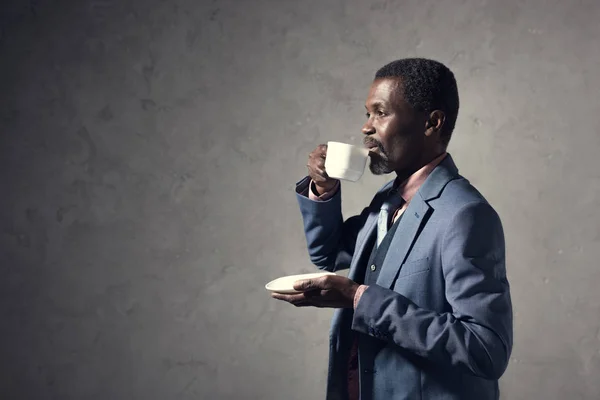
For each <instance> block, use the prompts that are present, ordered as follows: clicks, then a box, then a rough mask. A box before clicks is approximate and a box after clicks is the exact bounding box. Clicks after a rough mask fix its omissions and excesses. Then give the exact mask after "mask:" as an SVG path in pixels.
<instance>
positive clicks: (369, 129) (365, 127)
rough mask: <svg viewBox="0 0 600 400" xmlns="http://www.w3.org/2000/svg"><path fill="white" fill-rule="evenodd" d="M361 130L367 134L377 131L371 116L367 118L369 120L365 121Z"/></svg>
mask: <svg viewBox="0 0 600 400" xmlns="http://www.w3.org/2000/svg"><path fill="white" fill-rule="evenodd" d="M361 131H362V133H363V134H364V135H367V136H368V135H372V134H374V133H375V128H373V124H372V123H371V118H369V119H368V120H367V122H365V124H364V125H363V127H362V129H361Z"/></svg>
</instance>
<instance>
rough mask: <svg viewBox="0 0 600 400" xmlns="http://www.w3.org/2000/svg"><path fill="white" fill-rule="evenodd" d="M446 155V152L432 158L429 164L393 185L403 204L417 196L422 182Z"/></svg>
mask: <svg viewBox="0 0 600 400" xmlns="http://www.w3.org/2000/svg"><path fill="white" fill-rule="evenodd" d="M446 155H447V153H446V152H444V153H442V154H440V155H439V156H437V157H436V158H434V159H433V160H432V161H431V162H430V163H429V164H427V165H425V166H423V167H422V168H421V169H419V170H418V171H416V172H415V173H413V174H412V175H411V176H409V177H408V178H407V179H406V180H404V181H403V182H402V183H400V184H399V185H397V184H396V183H395V184H394V186H397V188H398V189H397V191H398V194H399V195H400V196H401V197H402V199H403V200H404V201H405V202H407V203H410V201H411V200H412V198H413V197H414V196H415V194H417V191H418V190H419V188H420V187H421V185H422V184H423V182H425V180H426V179H427V177H428V176H429V175H430V174H431V172H432V171H433V170H434V169H435V167H437V166H438V165H439V163H441V162H442V161H443V160H444V158H445V157H446Z"/></svg>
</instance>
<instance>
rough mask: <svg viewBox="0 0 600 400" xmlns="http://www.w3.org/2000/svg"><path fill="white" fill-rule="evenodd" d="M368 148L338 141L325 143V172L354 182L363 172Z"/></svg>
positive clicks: (367, 156) (336, 177)
mask: <svg viewBox="0 0 600 400" xmlns="http://www.w3.org/2000/svg"><path fill="white" fill-rule="evenodd" d="M368 158H369V150H368V149H365V148H364V147H358V146H353V145H351V144H346V143H340V142H328V143H327V156H326V157H325V172H327V175H329V177H331V178H335V179H343V180H345V181H351V182H356V181H357V180H359V179H360V177H361V176H362V175H363V173H364V172H365V167H366V165H367V159H368Z"/></svg>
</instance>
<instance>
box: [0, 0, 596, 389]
mask: <svg viewBox="0 0 600 400" xmlns="http://www.w3.org/2000/svg"><path fill="white" fill-rule="evenodd" d="M1 7H2V18H1V22H2V35H1V41H0V124H1V125H0V127H1V131H0V183H1V186H0V187H1V191H2V192H1V193H2V194H1V196H0V224H1V231H0V246H1V249H2V251H1V253H0V321H1V323H0V333H1V334H2V341H1V342H0V398H2V399H319V398H323V392H324V389H325V374H326V361H327V353H326V349H327V345H326V341H327V332H328V327H329V318H330V316H331V311H330V310H314V309H311V310H307V309H302V310H299V309H294V308H293V307H291V306H288V305H286V304H284V303H279V302H276V301H274V300H272V299H270V297H269V296H268V294H267V293H266V291H265V290H264V283H265V282H267V281H269V280H271V279H273V278H276V277H278V276H281V275H285V274H292V273H301V272H309V271H312V270H313V268H312V266H311V265H310V263H309V261H308V257H307V255H306V251H305V242H304V237H303V233H302V229H301V221H300V216H299V213H298V211H297V208H296V201H295V199H294V195H293V186H294V183H295V181H296V180H297V179H299V178H301V177H302V176H303V174H304V172H305V167H304V165H305V164H306V157H307V155H308V153H309V152H310V151H311V150H312V149H313V148H314V147H315V146H316V145H317V144H319V143H321V142H325V141H327V140H341V141H347V142H351V143H359V141H360V126H361V123H362V121H363V118H364V117H363V113H364V111H363V102H364V100H365V97H366V94H367V89H368V87H369V84H370V82H371V77H372V76H373V73H374V72H375V70H376V69H377V68H378V67H380V66H381V65H383V64H384V63H386V62H388V61H391V60H392V59H395V58H399V57H406V56H425V57H430V58H435V59H438V60H440V61H442V62H445V63H447V64H448V65H449V66H450V67H451V68H452V69H453V70H454V71H455V74H456V76H457V80H458V84H459V90H460V95H461V101H462V108H461V111H460V115H459V120H458V125H457V129H456V133H455V137H454V139H453V140H452V143H451V146H450V151H451V153H452V154H453V156H454V158H455V160H456V161H457V164H458V166H459V168H460V169H461V172H462V173H463V174H464V175H465V176H467V177H468V178H470V179H471V180H472V181H473V182H474V183H475V185H476V186H477V187H478V188H480V189H481V191H482V192H483V193H484V194H485V195H486V196H487V197H488V199H489V200H490V202H491V203H492V204H493V205H494V206H495V207H496V208H497V210H498V211H499V213H500V215H501V217H502V219H503V222H504V225H505V231H506V238H507V255H508V271H509V278H510V280H511V283H512V295H513V301H514V307H515V335H516V336H515V338H516V341H515V348H514V352H513V357H512V359H511V364H510V366H509V368H508V371H507V373H506V374H505V375H504V377H503V378H502V383H501V384H502V390H503V399H515V400H517V399H523V400H531V399H545V400H554V399H556V400H564V399H597V398H600V379H598V377H599V376H600V294H599V292H598V290H597V287H598V284H599V283H600V269H599V268H598V260H599V259H600V246H599V240H600V213H599V212H598V205H599V201H598V198H599V195H600V173H599V172H598V154H600V135H599V132H598V127H597V118H598V112H599V106H600V100H599V99H598V93H599V92H600V77H599V76H598V75H597V68H598V65H599V64H600V46H598V41H599V39H600V24H598V22H597V21H598V20H599V19H600V2H598V1H596V0H586V1H583V0H582V1H577V2H575V1H571V2H566V1H559V0H555V1H549V0H548V1H542V0H540V1H517V0H509V1H493V0H488V1H477V0H463V1H459V0H452V1H444V2H437V1H433V0H427V1H423V0H421V1H416V0H415V1H412V0H409V1H400V0H397V1H391V0H390V1H360V0H353V1H342V0H335V1H334V0H327V1H322V0H321V1H318V0H304V1H276V0H271V1H267V0H246V1H242V0H238V1H233V0H213V1H194V0H187V1H185V0H173V1H158V0H152V1H150V0H145V1H142V0H137V1H134V0H127V1H126V0H120V1H117V0H112V1H111V0H94V1H52V0H46V1H44V0H38V1H35V2H33V1H31V2H30V1H21V2H18V1H3V2H2V3H1ZM388 178H390V177H387V178H383V177H373V176H370V175H367V176H365V178H364V179H363V180H362V181H360V182H359V183H356V184H346V185H345V187H344V191H345V198H344V209H345V212H346V213H348V214H349V213H352V212H356V211H358V210H360V208H361V207H362V206H363V205H365V203H366V202H367V201H368V200H369V199H370V196H371V195H372V193H373V192H374V191H375V190H376V189H377V188H379V186H380V185H381V184H382V183H383V182H384V181H385V180H386V179H388Z"/></svg>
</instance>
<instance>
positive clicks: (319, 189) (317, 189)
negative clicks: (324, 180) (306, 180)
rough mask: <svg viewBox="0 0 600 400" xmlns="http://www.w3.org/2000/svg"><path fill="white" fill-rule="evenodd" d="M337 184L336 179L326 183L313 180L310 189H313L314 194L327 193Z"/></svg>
mask: <svg viewBox="0 0 600 400" xmlns="http://www.w3.org/2000/svg"><path fill="white" fill-rule="evenodd" d="M336 185H337V181H333V182H331V183H328V184H325V185H323V184H318V183H316V182H315V181H313V182H312V185H311V186H312V187H311V190H312V191H313V193H314V194H316V195H317V196H322V195H323V194H325V193H328V192H330V191H332V190H333V188H335V186H336Z"/></svg>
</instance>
